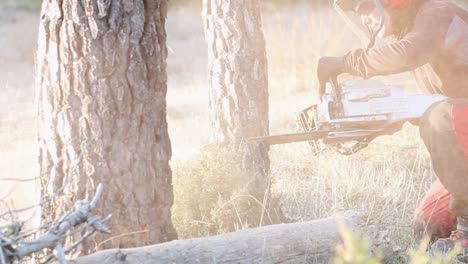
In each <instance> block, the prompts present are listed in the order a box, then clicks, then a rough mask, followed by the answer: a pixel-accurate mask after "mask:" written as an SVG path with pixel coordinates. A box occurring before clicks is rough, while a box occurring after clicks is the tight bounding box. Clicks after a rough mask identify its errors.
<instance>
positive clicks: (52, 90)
mask: <svg viewBox="0 0 468 264" xmlns="http://www.w3.org/2000/svg"><path fill="white" fill-rule="evenodd" d="M166 14H167V1H166V0H135V1H126V0H112V1H111V0H97V1H91V0H83V1H72V0H49V1H44V2H43V6H42V12H41V21H40V29H39V42H38V51H37V56H36V68H37V83H36V87H37V89H38V90H37V107H38V109H37V110H38V115H39V135H38V143H39V149H38V152H39V153H38V154H39V156H38V158H39V160H38V161H39V166H38V167H39V168H38V169H39V173H40V176H41V181H42V184H41V185H42V196H43V197H46V196H49V195H52V194H54V193H56V192H57V191H58V190H60V189H61V188H62V187H63V188H64V189H63V193H64V195H63V196H61V197H59V198H57V199H54V201H53V202H52V203H50V204H49V205H47V206H44V208H43V213H42V219H43V221H45V222H47V221H50V220H52V219H55V218H57V216H59V215H60V214H61V213H62V212H63V211H64V210H65V209H66V208H67V207H68V208H69V207H70V206H71V203H72V202H73V201H74V200H75V199H78V198H82V197H85V196H89V197H91V195H92V194H93V193H94V190H95V187H96V185H97V184H98V183H101V182H102V183H104V184H105V191H104V195H103V197H102V200H101V202H100V203H99V205H98V208H97V209H98V212H110V213H112V214H113V217H112V222H111V223H110V226H111V227H112V230H113V235H116V234H125V233H129V232H136V233H133V234H131V235H126V236H120V237H118V238H115V239H113V240H112V241H111V242H112V243H108V244H105V245H104V248H106V247H109V246H110V245H112V246H114V247H133V246H143V245H149V244H154V243H159V242H163V241H168V240H172V239H175V238H176V233H175V230H174V228H173V226H172V222H171V205H172V203H173V194H172V182H171V174H172V172H171V169H170V167H169V164H168V161H169V160H170V158H171V143H170V139H169V136H168V132H167V122H166V90H167V86H166V83H167V82H166V79H167V73H166V57H167V49H166V32H165V22H166ZM104 208H105V209H104ZM97 240H98V241H95V243H99V242H100V240H102V237H98V238H97ZM95 245H96V244H92V246H93V247H94V246H95ZM101 248H102V247H101Z"/></svg>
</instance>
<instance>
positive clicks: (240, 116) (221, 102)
mask: <svg viewBox="0 0 468 264" xmlns="http://www.w3.org/2000/svg"><path fill="white" fill-rule="evenodd" d="M202 13H203V21H204V28H205V37H206V42H207V44H208V70H209V74H208V75H209V83H210V86H209V104H210V105H209V107H210V120H211V125H212V131H213V134H212V138H213V140H212V141H214V143H221V144H223V145H229V146H234V148H238V149H239V150H240V151H242V152H243V155H244V156H245V158H244V160H245V161H246V163H245V164H246V165H247V166H249V167H250V168H252V169H253V170H254V171H255V173H256V182H255V185H256V186H261V187H260V188H263V189H265V190H266V192H268V189H269V184H270V181H269V169H270V159H269V157H268V151H269V148H268V146H266V145H262V144H256V145H253V144H242V140H243V139H244V138H248V137H255V136H265V135H268V131H269V119H268V72H267V59H266V54H265V39H264V36H263V32H262V26H261V16H260V7H259V3H258V1H257V0H222V1H221V0H203V11H202ZM259 198H260V199H262V198H263V197H259ZM272 215H275V213H274V214H272ZM276 215H281V216H280V218H281V217H282V214H281V213H280V212H278V211H277V213H276ZM276 222H277V221H276Z"/></svg>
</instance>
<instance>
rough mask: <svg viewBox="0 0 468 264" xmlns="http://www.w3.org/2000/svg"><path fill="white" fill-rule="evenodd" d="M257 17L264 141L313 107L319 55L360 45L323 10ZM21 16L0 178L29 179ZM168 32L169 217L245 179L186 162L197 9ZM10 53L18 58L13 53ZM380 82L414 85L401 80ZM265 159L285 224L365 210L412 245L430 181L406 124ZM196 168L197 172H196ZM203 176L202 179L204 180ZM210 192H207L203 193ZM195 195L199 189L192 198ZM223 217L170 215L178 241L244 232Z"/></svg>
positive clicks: (202, 122)
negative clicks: (265, 82) (348, 148)
mask: <svg viewBox="0 0 468 264" xmlns="http://www.w3.org/2000/svg"><path fill="white" fill-rule="evenodd" d="M263 12H264V13H263V25H264V32H265V37H266V41H267V54H268V61H269V83H270V109H271V111H270V127H271V131H272V132H273V133H279V132H291V131H294V130H295V129H296V123H295V120H296V114H297V113H298V112H299V111H300V110H301V109H303V108H305V107H307V106H309V105H310V104H312V103H313V101H314V99H315V91H316V79H315V65H316V62H317V59H318V58H319V56H323V55H342V54H343V53H344V52H345V51H346V50H348V49H349V48H353V47H358V46H360V45H361V43H359V42H358V41H357V38H355V37H354V36H353V35H352V34H351V33H350V32H349V31H347V30H346V29H345V27H344V24H343V23H341V21H340V20H339V18H338V16H336V15H335V14H334V13H333V12H331V11H330V10H314V8H313V7H311V6H307V5H302V6H290V7H288V6H281V8H278V7H277V6H275V5H272V4H268V5H265V6H264V8H263ZM36 16H37V17H36ZM27 17H29V20H24V19H19V20H18V19H13V20H12V21H10V23H9V24H8V23H7V24H5V23H3V24H2V25H0V33H2V32H4V31H6V32H7V34H2V36H3V37H5V38H2V39H0V45H1V46H0V59H1V60H2V62H3V65H8V66H1V65H0V69H1V71H0V77H1V78H0V87H1V88H2V92H1V94H0V108H1V112H0V143H1V144H2V148H1V150H0V151H1V152H0V155H1V156H2V160H1V161H0V178H1V177H19V178H30V177H32V176H33V175H34V170H33V161H34V135H35V132H34V131H35V128H34V127H35V125H34V122H35V117H34V115H33V111H32V109H33V98H34V95H33V74H32V72H33V65H32V53H33V51H34V43H35V33H31V34H23V33H21V34H20V33H19V32H23V31H26V30H28V29H27V28H26V26H27V27H28V28H34V26H31V24H34V23H35V24H34V25H37V19H36V18H38V15H37V14H29V15H27ZM0 19H1V18H0ZM25 21H26V22H25ZM26 32H27V31H26ZM167 32H168V45H169V47H170V53H169V58H168V66H169V69H168V74H169V84H168V87H169V91H168V98H167V102H168V123H169V133H170V136H171V141H172V143H173V150H174V157H173V161H172V166H173V172H174V174H173V175H174V183H175V190H176V198H175V199H176V205H175V210H176V211H177V210H178V209H177V208H186V209H184V210H188V209H187V208H190V207H191V206H189V202H190V203H192V204H191V205H193V204H198V205H199V206H200V205H203V206H204V207H206V208H207V209H206V210H207V211H212V212H214V211H217V212H220V210H221V209H220V208H221V207H223V206H222V205H223V204H225V203H222V202H221V203H220V202H219V196H218V195H214V196H213V195H212V194H213V193H226V196H225V197H223V200H224V201H229V200H231V199H233V197H236V196H238V195H241V193H242V190H243V188H244V187H245V184H248V180H247V179H245V178H243V176H245V175H243V174H242V173H241V172H239V171H238V170H230V171H229V173H227V172H221V173H213V170H212V168H211V167H210V166H211V165H210V164H213V160H212V161H209V160H206V157H205V160H204V161H203V160H202V161H200V159H198V158H195V156H194V153H197V149H198V148H199V147H200V146H201V145H204V144H207V143H208V142H209V132H210V128H209V121H208V112H207V107H208V102H207V98H208V96H207V81H206V47H205V43H204V35H203V28H202V24H201V18H200V10H197V9H186V8H184V7H183V6H180V7H178V8H173V9H171V11H170V13H169V15H168V24H167ZM26 37H28V39H27V40H25V39H24V38H26ZM23 45H24V46H25V47H23ZM18 47H20V48H22V49H24V51H23V52H19V53H12V51H15V50H17V48H18ZM25 72H26V74H25ZM25 76H26V78H25ZM385 80H386V81H387V82H393V83H400V84H403V85H404V86H407V87H413V86H414V83H413V82H412V81H411V79H408V76H407V75H400V76H396V77H390V78H386V79H385ZM194 128H196V129H194ZM188 131H189V132H190V133H188ZM270 155H271V160H272V166H271V170H272V177H273V178H274V180H275V185H274V192H275V194H277V195H280V196H281V205H282V207H283V208H284V211H285V212H286V213H287V215H288V216H289V217H290V218H291V219H293V220H296V221H302V220H310V219H316V218H321V217H324V216H328V215H331V214H333V213H334V212H336V211H341V210H347V209H354V210H363V211H366V212H367V214H368V218H369V222H372V223H378V224H382V225H384V226H386V227H387V228H389V229H390V230H391V231H392V232H391V237H392V239H393V240H394V241H396V242H398V243H401V244H402V245H408V244H411V243H412V242H413V241H412V239H411V229H410V227H409V226H410V222H411V218H412V214H413V211H414V209H415V207H416V204H417V201H418V200H420V198H421V197H422V196H423V194H424V192H425V190H426V189H427V188H428V186H429V183H430V182H431V181H432V180H433V176H432V174H431V168H430V163H429V159H428V154H427V152H426V151H425V149H424V147H423V145H422V143H421V142H420V140H419V139H418V135H417V129H416V128H415V127H412V126H406V127H405V129H404V130H403V131H401V132H400V133H398V134H396V135H394V136H391V137H390V136H389V137H383V138H381V139H379V140H378V141H376V143H375V144H371V146H370V147H369V148H368V149H365V150H363V151H362V152H360V153H358V154H356V155H353V156H350V157H345V156H341V155H339V154H336V153H334V152H333V151H329V150H325V151H324V152H322V153H321V154H320V155H318V156H312V155H311V154H310V151H309V149H308V145H307V144H305V143H296V144H289V145H283V146H274V147H272V149H271V152H270ZM204 162H205V163H204ZM210 162H211V163H210ZM216 164H218V165H219V164H220V163H216ZM203 167H204V168H205V169H206V171H204V170H201V169H200V168H203ZM194 168H198V170H197V171H195V170H194ZM220 175H222V176H223V177H220ZM224 175H231V177H230V178H228V179H229V180H232V182H231V181H226V178H225V177H224ZM205 176H206V177H207V178H203V177H205ZM210 177H211V178H210ZM201 182H203V183H201ZM16 185H18V186H19V184H16ZM215 186H216V188H215ZM7 187H10V186H7V184H5V183H4V182H0V193H5V192H6V191H7V190H8V188H7ZM18 188H23V187H18ZM28 188H32V187H31V186H30V187H28ZM209 188H211V190H210V191H212V193H211V194H210V191H207V189H209ZM197 189H200V190H199V191H198V192H196V191H194V190H197ZM226 191H229V192H226ZM25 193H31V192H30V191H27V190H22V191H20V192H18V193H14V194H13V195H12V197H13V198H14V200H15V201H17V203H18V201H31V200H32V198H33V196H31V197H29V196H26V195H24V194H25ZM244 194H245V193H242V195H244ZM191 195H193V196H191ZM246 195H247V194H246ZM0 196H1V195H0ZM208 205H209V206H208ZM231 205H232V204H231ZM192 207H193V206H192ZM211 207H212V208H211ZM227 208H230V210H234V209H233V207H232V206H231V207H229V206H224V207H223V210H227ZM224 214H225V215H226V216H227V215H230V216H232V217H234V218H235V219H234V220H232V221H231V223H230V226H229V228H224V227H226V225H224V226H223V225H222V224H220V225H217V227H216V228H215V229H216V230H212V229H209V228H206V225H209V226H210V227H211V226H214V225H213V223H214V220H213V217H211V218H209V220H207V218H200V217H198V218H197V217H195V216H192V217H193V219H190V213H189V212H188V211H187V214H185V215H182V216H180V217H179V216H177V215H176V216H175V218H174V220H175V222H176V224H177V225H178V226H177V228H178V229H179V231H180V232H181V233H183V234H184V235H183V236H186V237H188V236H196V235H205V234H213V233H216V232H223V231H228V230H232V229H233V228H234V229H235V228H240V227H242V226H243V222H242V221H237V220H236V218H237V217H238V216H239V214H238V213H233V211H224ZM179 215H180V214H179ZM205 220H207V221H205ZM215 220H216V219H215ZM193 221H201V222H200V224H199V225H198V227H197V225H188V224H187V223H188V222H192V223H193ZM236 221H237V222H236ZM202 222H206V223H202ZM207 223H208V224H207ZM200 226H204V227H202V228H199V227H200ZM220 226H221V227H220ZM197 228H199V229H197ZM203 228H205V229H203Z"/></svg>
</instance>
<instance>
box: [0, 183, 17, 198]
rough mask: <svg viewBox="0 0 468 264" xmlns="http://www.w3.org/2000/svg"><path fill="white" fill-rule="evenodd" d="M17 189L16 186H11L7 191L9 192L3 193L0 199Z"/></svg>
mask: <svg viewBox="0 0 468 264" xmlns="http://www.w3.org/2000/svg"><path fill="white" fill-rule="evenodd" d="M15 189H16V186H11V188H10V189H9V190H8V191H7V193H6V194H5V195H3V196H2V197H0V201H2V200H5V199H6V198H7V197H8V196H10V195H11V194H12V193H13V191H14V190H15Z"/></svg>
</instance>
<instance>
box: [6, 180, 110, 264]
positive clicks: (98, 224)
mask: <svg viewBox="0 0 468 264" xmlns="http://www.w3.org/2000/svg"><path fill="white" fill-rule="evenodd" d="M102 190H103V187H102V185H99V187H98V190H97V191H96V194H95V196H94V198H93V200H92V203H94V206H95V205H96V203H97V200H98V199H99V197H100V196H101V194H102ZM110 218H111V215H109V216H107V217H106V218H105V219H103V220H99V219H98V218H97V217H96V216H94V215H93V214H92V212H91V206H90V202H87V201H85V200H80V201H77V202H76V203H75V208H74V210H73V212H66V213H64V214H63V215H62V216H61V217H60V220H59V221H58V222H57V223H55V224H53V225H52V226H51V227H50V229H49V230H48V231H47V232H46V233H45V234H44V235H42V236H41V237H39V238H38V239H36V240H34V241H32V242H21V243H18V245H16V248H15V252H14V257H15V258H16V259H18V260H20V261H21V260H22V259H23V258H24V257H26V256H30V255H31V254H33V253H34V252H37V251H40V250H42V249H45V248H55V250H56V251H57V256H56V258H57V259H58V260H59V262H60V263H66V261H65V254H66V253H65V250H64V249H63V247H62V244H61V241H62V240H63V239H64V238H65V237H67V236H69V234H70V233H73V229H74V228H75V227H79V226H81V225H82V224H88V225H90V226H92V228H93V229H94V230H97V231H101V232H110V229H109V227H107V226H106V225H105V224H104V222H105V221H107V220H109V219H110ZM93 233H94V231H93ZM88 237H89V235H87V236H85V237H84V238H82V239H80V240H79V243H82V242H83V241H84V239H86V238H88ZM49 260H50V257H49V259H48V260H47V261H49Z"/></svg>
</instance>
